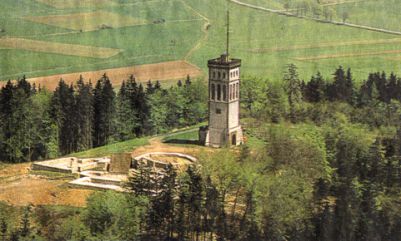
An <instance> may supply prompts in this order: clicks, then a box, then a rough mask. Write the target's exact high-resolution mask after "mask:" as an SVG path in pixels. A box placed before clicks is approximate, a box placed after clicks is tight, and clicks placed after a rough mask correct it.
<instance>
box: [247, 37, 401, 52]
mask: <svg viewBox="0 0 401 241" xmlns="http://www.w3.org/2000/svg"><path fill="white" fill-rule="evenodd" d="M393 43H401V38H392V39H377V40H356V41H346V42H327V43H317V44H304V45H292V46H286V47H275V48H261V49H250V50H248V51H249V52H251V53H267V52H280V51H289V50H301V49H319V48H329V47H342V46H354V45H374V44H393Z"/></svg>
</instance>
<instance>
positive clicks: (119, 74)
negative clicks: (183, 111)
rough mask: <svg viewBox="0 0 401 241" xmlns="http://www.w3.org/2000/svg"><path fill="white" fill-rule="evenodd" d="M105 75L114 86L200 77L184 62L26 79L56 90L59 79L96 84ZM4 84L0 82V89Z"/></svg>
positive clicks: (70, 82) (195, 68)
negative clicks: (133, 77) (123, 82)
mask: <svg viewBox="0 0 401 241" xmlns="http://www.w3.org/2000/svg"><path fill="white" fill-rule="evenodd" d="M104 73H106V74H107V76H108V77H109V78H110V80H111V82H112V84H113V85H114V86H119V85H121V83H122V81H123V80H127V79H128V78H129V76H130V75H134V76H135V78H136V80H137V81H138V82H145V81H148V80H152V81H156V80H160V81H163V80H176V79H182V78H185V77H186V76H187V75H189V76H191V77H198V76H200V75H202V71H201V70H200V69H199V68H198V67H196V66H194V65H192V64H189V63H188V62H186V61H170V62H162V63H156V64H145V65H135V66H130V67H123V68H115V69H104V70H98V71H90V72H82V73H70V74H59V75H51V76H45V77H37V78H31V79H28V81H29V82H31V83H35V85H36V86H41V87H45V88H46V89H48V90H54V89H56V87H57V85H58V82H59V80H60V79H63V80H64V81H65V82H66V83H67V84H72V83H75V82H76V81H77V80H78V79H79V76H80V75H82V77H83V78H84V80H85V81H86V82H88V81H91V82H92V83H94V82H96V81H97V80H98V79H100V78H101V77H102V75H103V74H104ZM5 84H6V82H4V81H3V82H0V87H1V86H3V85H5Z"/></svg>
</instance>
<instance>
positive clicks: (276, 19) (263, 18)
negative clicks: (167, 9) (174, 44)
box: [187, 0, 401, 81]
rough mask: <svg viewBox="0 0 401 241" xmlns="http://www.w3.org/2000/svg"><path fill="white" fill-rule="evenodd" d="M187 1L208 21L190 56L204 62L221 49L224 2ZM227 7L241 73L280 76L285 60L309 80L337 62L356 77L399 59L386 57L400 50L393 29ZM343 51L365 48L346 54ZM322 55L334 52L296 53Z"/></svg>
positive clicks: (393, 67) (391, 66) (396, 65)
mask: <svg viewBox="0 0 401 241" xmlns="http://www.w3.org/2000/svg"><path fill="white" fill-rule="evenodd" d="M187 3H188V4H190V5H191V6H192V7H193V8H194V9H196V11H198V12H200V13H202V14H204V15H205V16H206V17H207V18H209V20H210V22H211V27H210V30H209V37H208V41H207V43H206V44H204V45H203V46H202V47H201V48H200V49H199V50H198V51H196V52H194V54H193V55H192V56H191V57H190V60H191V61H192V62H193V63H195V64H197V65H198V66H202V67H204V66H205V60H206V59H209V58H214V57H217V56H218V54H219V53H222V52H223V51H224V49H225V44H224V42H225V21H224V20H225V19H224V18H223V17H222V16H221V15H222V14H221V13H222V12H224V11H225V10H226V3H225V1H216V2H213V4H210V3H205V1H200V0H187ZM230 10H231V13H230V16H231V24H230V26H231V43H230V46H231V55H232V56H234V57H238V58H241V59H242V60H243V70H242V73H243V74H246V75H260V76H265V77H267V78H269V79H271V80H277V81H279V80H281V79H282V76H283V72H284V71H285V68H286V65H287V64H289V63H295V64H296V65H297V66H298V67H299V72H300V77H301V78H303V79H306V80H308V79H309V78H310V76H311V75H313V74H315V73H316V72H317V71H320V72H322V74H323V75H325V76H327V77H330V76H331V74H332V73H333V72H334V70H335V68H337V67H338V66H339V65H342V66H344V67H350V68H351V69H352V70H353V73H354V77H355V79H356V80H358V81H361V80H363V79H364V78H366V77H367V76H368V73H370V72H373V71H382V70H384V71H387V72H391V71H395V72H397V71H399V70H400V69H401V63H400V62H399V61H396V60H392V59H391V58H395V57H396V56H399V55H400V54H398V51H399V50H401V43H400V42H399V41H400V40H399V38H401V37H400V36H398V35H391V34H384V33H380V32H374V31H367V30H362V29H356V28H351V27H346V26H341V25H334V24H328V23H318V22H316V21H312V20H305V19H299V18H296V17H288V16H282V15H278V14H274V13H268V12H264V11H260V10H255V9H251V8H247V7H244V6H239V5H237V4H230ZM236 16H240V17H236ZM297 46H298V47H297ZM300 46H301V47H300ZM266 49H267V50H270V51H266ZM255 50H256V51H255ZM259 50H260V51H259ZM380 51H382V52H380ZM384 51H386V52H384ZM389 51H394V53H390V52H389ZM372 52H377V53H376V54H372ZM347 53H370V54H359V55H358V54H354V56H345V54H347ZM341 54H342V56H341ZM321 55H333V56H335V55H337V56H336V58H329V59H316V60H302V59H300V58H307V57H313V56H321ZM389 57H390V58H389ZM204 69H205V68H204ZM398 74H399V73H398Z"/></svg>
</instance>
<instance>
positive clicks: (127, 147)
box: [68, 137, 149, 157]
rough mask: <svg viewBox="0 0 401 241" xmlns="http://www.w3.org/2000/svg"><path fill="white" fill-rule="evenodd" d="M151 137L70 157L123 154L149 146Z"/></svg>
mask: <svg viewBox="0 0 401 241" xmlns="http://www.w3.org/2000/svg"><path fill="white" fill-rule="evenodd" d="M148 140H149V137H143V138H136V139H132V140H128V141H123V142H118V143H114V144H110V145H107V146H102V147H98V148H93V149H90V150H87V151H83V152H77V153H71V154H70V155H68V156H74V157H100V156H108V155H111V154H113V153H121V152H128V151H132V150H133V149H134V148H136V147H139V146H143V145H147V144H149V142H148Z"/></svg>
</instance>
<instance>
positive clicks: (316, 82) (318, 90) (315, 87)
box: [303, 72, 326, 103]
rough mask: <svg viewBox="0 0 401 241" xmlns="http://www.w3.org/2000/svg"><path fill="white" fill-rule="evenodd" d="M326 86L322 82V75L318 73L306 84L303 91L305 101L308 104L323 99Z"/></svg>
mask: <svg viewBox="0 0 401 241" xmlns="http://www.w3.org/2000/svg"><path fill="white" fill-rule="evenodd" d="M325 91H326V84H325V82H324V80H323V77H322V75H321V74H320V73H319V72H318V73H317V74H316V75H315V76H312V79H311V80H310V81H309V82H308V84H306V86H305V90H304V92H303V93H304V96H305V99H306V100H307V101H309V102H313V103H316V102H320V101H323V100H324V99H325Z"/></svg>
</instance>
